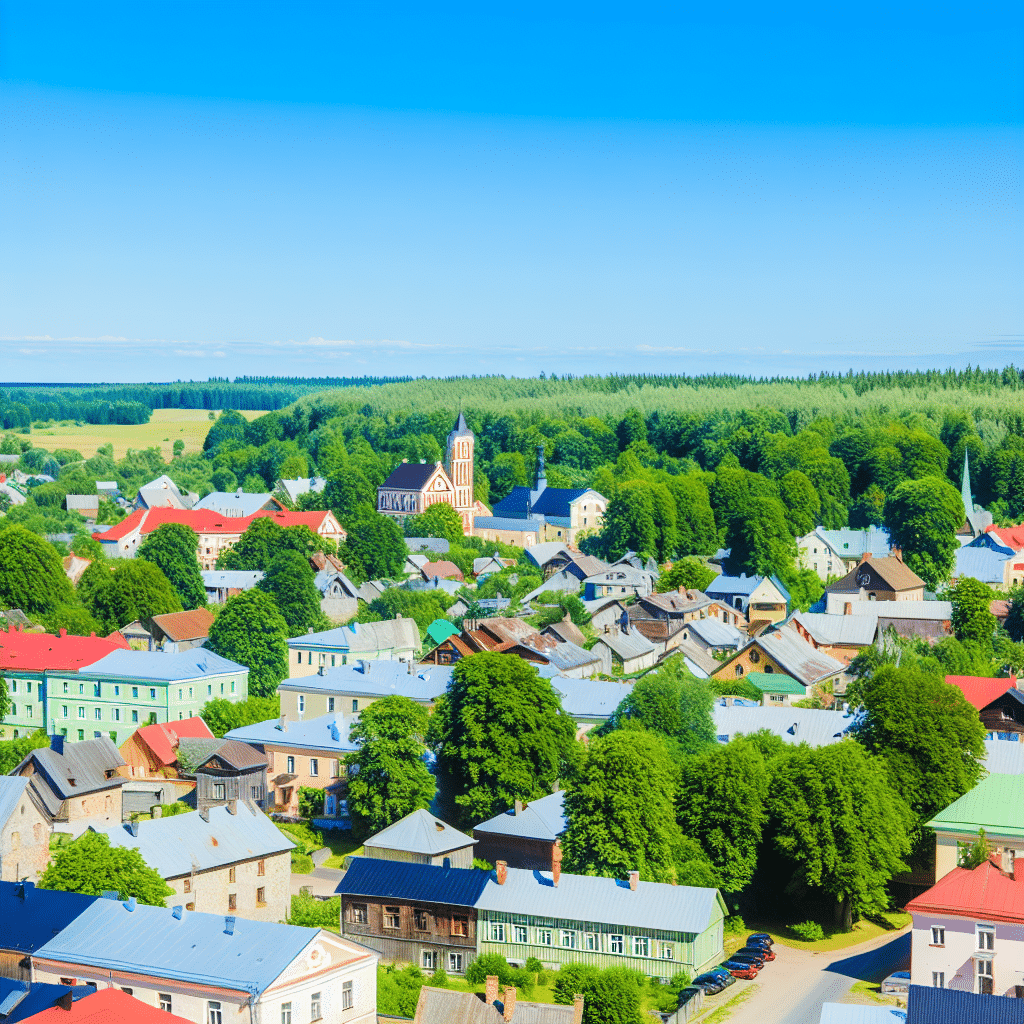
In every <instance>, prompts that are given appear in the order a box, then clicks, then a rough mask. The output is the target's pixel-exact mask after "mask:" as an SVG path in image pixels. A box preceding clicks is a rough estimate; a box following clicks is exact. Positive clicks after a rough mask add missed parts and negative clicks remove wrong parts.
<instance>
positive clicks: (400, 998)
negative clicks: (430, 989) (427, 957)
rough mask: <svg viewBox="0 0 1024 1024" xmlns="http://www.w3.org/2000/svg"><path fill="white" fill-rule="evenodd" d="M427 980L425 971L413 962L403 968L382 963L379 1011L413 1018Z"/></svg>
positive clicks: (378, 971) (383, 1013)
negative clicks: (421, 990)
mask: <svg viewBox="0 0 1024 1024" xmlns="http://www.w3.org/2000/svg"><path fill="white" fill-rule="evenodd" d="M426 980H427V979H426V977H425V976H424V974H423V972H422V971H421V970H420V969H419V968H418V967H416V966H414V965H411V964H410V965H409V966H408V967H404V968H402V969H401V970H399V969H398V968H397V967H393V966H391V965H387V966H385V965H383V964H382V965H380V966H379V967H378V968H377V1012H378V1013H379V1014H381V1015H383V1016H389V1017H409V1018H412V1017H413V1015H414V1014H415V1013H416V1003H417V1002H419V998H420V989H421V988H422V987H423V986H424V984H425V983H426Z"/></svg>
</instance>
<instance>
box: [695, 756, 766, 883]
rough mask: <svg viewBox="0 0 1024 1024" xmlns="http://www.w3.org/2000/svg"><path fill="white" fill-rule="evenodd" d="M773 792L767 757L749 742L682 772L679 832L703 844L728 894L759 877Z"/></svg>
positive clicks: (699, 759)
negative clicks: (768, 801) (768, 799)
mask: <svg viewBox="0 0 1024 1024" xmlns="http://www.w3.org/2000/svg"><path fill="white" fill-rule="evenodd" d="M768 789H769V779H768V772H767V769H766V766H765V762H764V758H763V757H762V755H761V751H760V750H759V749H758V748H757V746H756V745H755V744H753V743H750V742H748V741H747V740H745V739H737V740H733V741H732V742H730V743H727V744H725V745H724V746H720V747H715V748H714V749H712V750H709V751H707V752H706V753H703V754H698V755H696V756H694V757H690V758H687V759H686V760H685V761H684V762H683V763H682V765H681V766H680V779H679V786H678V790H677V794H676V816H677V819H678V822H679V827H680V828H681V829H682V831H683V832H684V833H685V834H686V835H687V836H688V837H690V838H691V839H694V840H696V841H697V842H698V843H699V844H700V847H701V849H703V850H704V852H705V854H706V855H707V857H708V859H709V860H710V862H711V864H712V865H713V866H714V868H715V871H716V872H717V874H718V877H719V878H720V879H721V888H722V889H724V890H725V891H726V892H739V891H740V890H741V889H743V888H744V887H745V886H746V885H747V884H748V883H749V882H750V881H751V879H752V878H753V877H754V870H755V868H756V867H757V854H758V847H759V846H760V844H761V837H762V834H763V831H764V824H765V819H766V817H767V812H766V811H765V806H764V804H765V798H766V797H767V795H768Z"/></svg>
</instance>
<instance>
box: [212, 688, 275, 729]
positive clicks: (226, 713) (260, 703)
mask: <svg viewBox="0 0 1024 1024" xmlns="http://www.w3.org/2000/svg"><path fill="white" fill-rule="evenodd" d="M199 715H200V717H201V718H202V720H203V721H204V722H205V723H206V724H207V725H208V726H209V727H210V732H212V733H213V735H214V736H217V737H222V736H224V735H225V734H227V733H229V732H231V730H232V729H241V728H242V726H244V725H256V724H257V723H258V722H269V721H271V720H272V719H277V718H280V716H281V698H280V697H278V696H277V695H276V694H275V695H274V696H272V697H249V699H248V700H240V701H238V702H237V703H233V702H232V701H229V700H224V699H223V698H221V699H218V700H211V701H207V703H206V704H204V705H203V710H202V711H200V712H199Z"/></svg>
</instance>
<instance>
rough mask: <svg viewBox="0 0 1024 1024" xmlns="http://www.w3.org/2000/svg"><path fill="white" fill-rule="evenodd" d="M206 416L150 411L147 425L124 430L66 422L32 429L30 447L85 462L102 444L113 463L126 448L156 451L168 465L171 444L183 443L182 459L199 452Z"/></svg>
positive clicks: (200, 412) (252, 415)
mask: <svg viewBox="0 0 1024 1024" xmlns="http://www.w3.org/2000/svg"><path fill="white" fill-rule="evenodd" d="M209 415H210V414H209V412H208V411H207V410H206V409H154V410H153V415H152V416H151V417H150V421H149V422H148V423H137V424H132V425H128V426H121V425H118V424H112V423H111V424H93V423H83V424H81V425H80V426H78V425H76V424H75V423H74V421H70V420H68V421H64V422H62V423H55V424H53V425H52V426H45V427H38V428H37V427H33V428H32V443H33V444H34V445H35V446H36V447H38V448H46V449H47V450H48V451H53V450H54V449H55V448H74V449H75V450H76V451H79V452H81V453H82V455H83V457H84V458H87V459H88V458H90V457H91V456H93V455H95V454H96V452H97V450H98V449H99V448H102V447H103V445H105V444H112V445H113V446H114V458H115V459H122V458H124V455H125V453H126V452H127V451H128V449H129V448H136V449H139V448H159V449H160V453H161V455H162V456H163V460H164V462H170V461H171V456H172V455H173V451H172V448H173V445H174V442H175V441H178V440H181V441H184V442H185V454H186V455H190V454H192V453H193V452H201V451H202V450H203V441H204V440H205V439H206V432H207V431H208V430H209V429H210V422H211V421H210V418H209ZM218 415H219V411H218ZM241 415H242V416H244V417H245V418H246V419H247V420H254V419H256V417H257V416H262V415H263V413H262V412H259V411H248V412H243V413H242V414H241Z"/></svg>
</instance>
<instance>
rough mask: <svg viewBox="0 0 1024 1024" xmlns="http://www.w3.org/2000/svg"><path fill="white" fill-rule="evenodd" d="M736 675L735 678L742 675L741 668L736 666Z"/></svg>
mask: <svg viewBox="0 0 1024 1024" xmlns="http://www.w3.org/2000/svg"><path fill="white" fill-rule="evenodd" d="M736 675H737V676H741V675H743V666H742V665H737V666H736Z"/></svg>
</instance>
